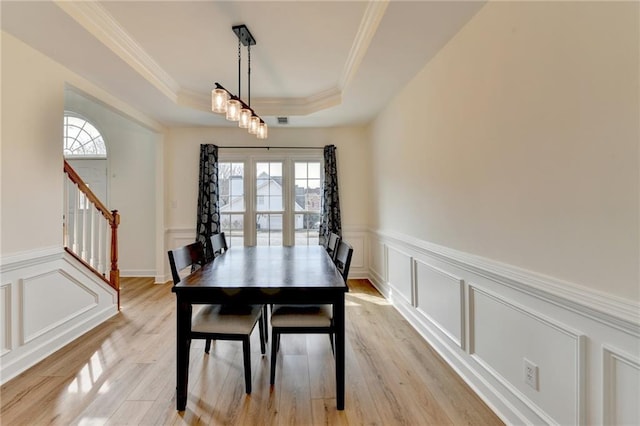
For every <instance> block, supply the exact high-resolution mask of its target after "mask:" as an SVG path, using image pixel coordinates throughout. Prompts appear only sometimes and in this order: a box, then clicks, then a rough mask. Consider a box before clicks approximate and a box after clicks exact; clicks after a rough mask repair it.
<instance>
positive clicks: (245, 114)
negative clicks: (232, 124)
mask: <svg viewBox="0 0 640 426" xmlns="http://www.w3.org/2000/svg"><path fill="white" fill-rule="evenodd" d="M252 115H253V114H252V113H251V110H250V109H248V108H242V109H241V110H240V119H239V120H238V127H242V128H243V129H248V128H249V124H250V123H251V116H252Z"/></svg>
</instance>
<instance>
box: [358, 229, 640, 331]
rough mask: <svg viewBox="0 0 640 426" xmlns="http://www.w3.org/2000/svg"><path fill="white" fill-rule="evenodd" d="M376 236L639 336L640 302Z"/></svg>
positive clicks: (436, 247)
mask: <svg viewBox="0 0 640 426" xmlns="http://www.w3.org/2000/svg"><path fill="white" fill-rule="evenodd" d="M371 232H372V233H373V234H374V235H376V236H377V237H378V238H381V239H383V240H385V241H388V242H390V243H393V244H394V245H395V246H400V247H406V248H410V249H411V250H414V251H416V252H418V253H420V254H423V255H427V256H433V257H435V258H437V259H439V260H442V261H443V262H447V263H449V264H451V265H453V266H456V267H458V268H462V269H465V270H467V271H469V272H471V273H473V274H475V275H479V276H482V277H484V278H487V279H488V280H491V281H494V282H497V283H500V284H501V285H505V286H508V287H511V288H514V289H516V290H518V291H521V292H525V293H527V294H529V295H531V296H533V297H537V298H539V299H541V300H544V301H546V302H549V303H553V304H555V305H558V306H560V307H561V308H563V309H570V310H572V311H574V312H576V313H579V314H581V315H584V316H586V317H589V318H591V319H593V320H596V321H598V322H601V323H603V324H606V325H607V326H609V327H614V328H616V329H618V330H620V331H623V332H625V333H629V334H631V335H632V336H635V337H640V304H638V303H633V302H631V301H628V300H625V299H622V298H619V297H616V296H612V295H610V294H606V293H602V292H599V291H596V290H593V289H590V288H587V287H583V286H580V285H577V284H574V283H570V282H567V281H562V280H558V279H556V278H553V277H548V276H545V275H542V274H538V273H535V272H531V271H527V270H524V269H521V268H517V267H515V266H511V265H506V264H504V263H500V262H496V261H493V260H490V259H486V258H482V257H480V256H474V255H471V254H468V253H464V252H460V251H458V250H454V249H450V248H448V247H443V246H439V245H437V244H433V243H429V242H425V241H422V240H418V239H416V238H414V237H410V236H405V235H402V234H398V233H391V232H382V231H374V230H372V231H371Z"/></svg>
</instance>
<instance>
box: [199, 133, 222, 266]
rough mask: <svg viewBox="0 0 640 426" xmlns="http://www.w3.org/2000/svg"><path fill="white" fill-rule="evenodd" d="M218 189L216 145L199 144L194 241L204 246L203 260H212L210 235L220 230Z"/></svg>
mask: <svg viewBox="0 0 640 426" xmlns="http://www.w3.org/2000/svg"><path fill="white" fill-rule="evenodd" d="M218 195H219V191H218V147H217V146H216V145H211V144H207V145H204V144H203V145H200V178H199V183H198V211H197V214H198V217H197V223H196V232H197V235H196V241H200V242H202V245H203V246H204V256H205V261H206V262H209V261H211V260H213V249H212V247H211V236H212V235H213V234H217V233H218V232H220V204H219V202H218V200H219V197H218Z"/></svg>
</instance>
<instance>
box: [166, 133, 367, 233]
mask: <svg viewBox="0 0 640 426" xmlns="http://www.w3.org/2000/svg"><path fill="white" fill-rule="evenodd" d="M259 142H261V141H257V140H256V139H255V137H253V136H251V135H248V134H247V133H246V131H243V130H240V129H238V128H235V127H225V128H200V127H198V128H195V127H194V128H172V129H170V131H169V133H168V137H167V141H166V148H165V156H164V158H165V166H164V167H165V186H166V191H167V192H166V197H165V198H166V205H167V210H166V212H165V218H166V227H167V228H168V229H172V228H195V220H196V205H197V201H198V196H197V187H198V158H199V152H200V144H203V143H215V144H217V145H221V146H242V145H244V146H256V145H262V146H264V145H270V146H292V147H295V146H324V145H329V144H334V145H336V147H337V159H338V173H339V176H338V180H339V185H340V203H341V207H342V225H343V227H349V226H366V225H367V223H368V209H367V207H368V203H369V200H368V192H369V183H368V175H369V172H368V164H367V162H366V160H365V159H364V158H363V157H364V156H365V154H366V149H367V143H366V140H365V131H364V129H362V128H334V129H296V128H290V129H281V128H271V129H269V139H267V142H266V144H260V143H259ZM258 152H260V151H258ZM263 152H264V151H263ZM299 152H300V151H298V153H299ZM173 206H175V207H173Z"/></svg>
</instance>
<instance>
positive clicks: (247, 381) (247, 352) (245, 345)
mask: <svg viewBox="0 0 640 426" xmlns="http://www.w3.org/2000/svg"><path fill="white" fill-rule="evenodd" d="M242 354H243V358H244V387H245V389H246V392H247V393H248V394H249V393H251V343H250V341H249V336H246V337H244V338H243V339H242Z"/></svg>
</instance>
